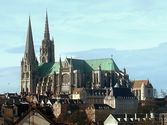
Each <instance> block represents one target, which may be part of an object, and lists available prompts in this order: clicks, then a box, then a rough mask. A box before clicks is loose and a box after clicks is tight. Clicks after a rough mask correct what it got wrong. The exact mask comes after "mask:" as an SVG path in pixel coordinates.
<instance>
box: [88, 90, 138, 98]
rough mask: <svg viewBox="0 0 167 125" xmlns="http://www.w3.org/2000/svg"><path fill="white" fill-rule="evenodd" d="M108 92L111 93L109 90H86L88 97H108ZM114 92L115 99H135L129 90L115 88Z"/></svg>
mask: <svg viewBox="0 0 167 125" xmlns="http://www.w3.org/2000/svg"><path fill="white" fill-rule="evenodd" d="M107 91H109V92H110V90H107V89H86V92H87V95H88V96H106V94H107ZM112 91H113V96H115V97H135V96H134V94H133V93H132V92H131V90H130V89H129V88H113V89H112ZM108 94H109V93H108Z"/></svg>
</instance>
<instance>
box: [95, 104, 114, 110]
mask: <svg viewBox="0 0 167 125" xmlns="http://www.w3.org/2000/svg"><path fill="white" fill-rule="evenodd" d="M93 105H94V107H95V109H100V110H104V109H113V108H112V107H110V106H109V105H107V104H93Z"/></svg>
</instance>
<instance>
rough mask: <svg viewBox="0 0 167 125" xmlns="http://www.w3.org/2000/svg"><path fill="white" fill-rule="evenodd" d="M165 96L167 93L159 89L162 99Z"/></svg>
mask: <svg viewBox="0 0 167 125" xmlns="http://www.w3.org/2000/svg"><path fill="white" fill-rule="evenodd" d="M166 95H167V92H166V91H165V90H163V89H161V90H160V96H161V97H163V98H164V97H165V96H166Z"/></svg>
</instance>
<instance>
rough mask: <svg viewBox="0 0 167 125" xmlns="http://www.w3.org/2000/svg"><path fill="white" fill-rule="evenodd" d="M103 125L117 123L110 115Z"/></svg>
mask: <svg viewBox="0 0 167 125" xmlns="http://www.w3.org/2000/svg"><path fill="white" fill-rule="evenodd" d="M104 125H118V121H117V120H116V119H115V118H114V117H113V115H112V114H110V115H109V116H108V117H107V119H106V120H105V121H104Z"/></svg>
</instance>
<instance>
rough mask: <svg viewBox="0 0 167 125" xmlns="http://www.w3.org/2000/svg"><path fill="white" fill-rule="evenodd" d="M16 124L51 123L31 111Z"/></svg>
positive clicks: (45, 124) (36, 124)
mask: <svg viewBox="0 0 167 125" xmlns="http://www.w3.org/2000/svg"><path fill="white" fill-rule="evenodd" d="M18 124H20V125H29V124H34V125H50V124H51V123H50V122H49V121H48V120H47V119H46V118H44V117H43V116H42V115H41V114H39V113H38V112H36V111H35V110H34V111H31V112H30V113H29V114H27V115H26V117H24V118H23V119H22V120H20V122H19V123H18Z"/></svg>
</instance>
